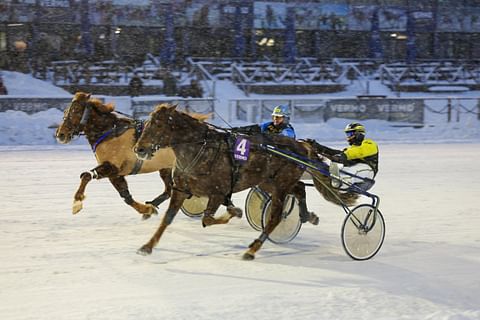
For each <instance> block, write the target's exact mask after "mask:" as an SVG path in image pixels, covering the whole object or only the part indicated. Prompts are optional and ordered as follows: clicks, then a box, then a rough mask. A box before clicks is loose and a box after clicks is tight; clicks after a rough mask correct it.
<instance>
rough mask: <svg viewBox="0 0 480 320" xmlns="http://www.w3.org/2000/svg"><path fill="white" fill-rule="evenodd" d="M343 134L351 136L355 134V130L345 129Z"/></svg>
mask: <svg viewBox="0 0 480 320" xmlns="http://www.w3.org/2000/svg"><path fill="white" fill-rule="evenodd" d="M345 134H346V135H347V137H349V138H350V137H353V136H354V135H355V131H347V132H345Z"/></svg>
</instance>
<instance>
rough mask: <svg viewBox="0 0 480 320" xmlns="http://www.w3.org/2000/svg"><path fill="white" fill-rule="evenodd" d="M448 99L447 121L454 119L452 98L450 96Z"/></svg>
mask: <svg viewBox="0 0 480 320" xmlns="http://www.w3.org/2000/svg"><path fill="white" fill-rule="evenodd" d="M447 101H448V102H447V122H450V121H451V120H452V99H451V98H448V99H447Z"/></svg>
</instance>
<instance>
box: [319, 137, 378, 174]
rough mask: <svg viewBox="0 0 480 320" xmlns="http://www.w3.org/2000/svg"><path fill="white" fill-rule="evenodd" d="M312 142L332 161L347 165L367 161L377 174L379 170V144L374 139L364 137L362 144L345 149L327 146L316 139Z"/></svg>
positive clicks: (320, 152)
mask: <svg viewBox="0 0 480 320" xmlns="http://www.w3.org/2000/svg"><path fill="white" fill-rule="evenodd" d="M311 144H312V147H313V148H314V151H315V152H317V153H319V154H321V155H324V156H325V157H327V158H329V159H330V160H332V161H335V162H340V163H342V164H343V165H345V166H347V167H348V166H353V165H355V164H357V163H365V164H367V165H369V166H370V167H371V168H372V170H373V172H374V173H375V174H377V172H378V146H377V144H376V143H375V142H374V141H373V140H372V139H363V140H362V142H361V143H360V144H353V145H351V146H348V147H347V148H345V149H343V151H340V150H335V149H331V148H328V147H325V146H323V145H321V144H319V143H317V142H316V141H311Z"/></svg>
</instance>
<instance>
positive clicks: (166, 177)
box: [147, 169, 173, 208]
mask: <svg viewBox="0 0 480 320" xmlns="http://www.w3.org/2000/svg"><path fill="white" fill-rule="evenodd" d="M159 172H160V178H162V180H163V184H164V185H165V190H164V191H163V193H162V194H161V195H159V196H158V197H156V198H155V199H153V200H152V201H147V204H152V205H154V206H155V207H157V208H158V206H159V205H160V204H161V203H162V202H163V201H165V200H167V199H168V198H170V194H171V193H172V184H173V179H172V169H161V170H159Z"/></svg>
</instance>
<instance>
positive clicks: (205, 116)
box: [150, 103, 212, 122]
mask: <svg viewBox="0 0 480 320" xmlns="http://www.w3.org/2000/svg"><path fill="white" fill-rule="evenodd" d="M176 107H177V105H172V104H169V103H162V104H159V105H157V106H156V107H155V109H154V110H153V111H152V113H151V114H150V116H152V115H153V114H155V113H157V112H159V111H160V110H161V109H164V108H166V109H171V108H173V109H175V111H177V112H178V113H181V114H185V115H188V116H190V117H192V118H194V119H196V120H198V121H199V122H204V121H205V120H207V119H210V118H211V117H212V114H211V113H208V114H203V113H197V112H187V111H182V110H177V109H176Z"/></svg>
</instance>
